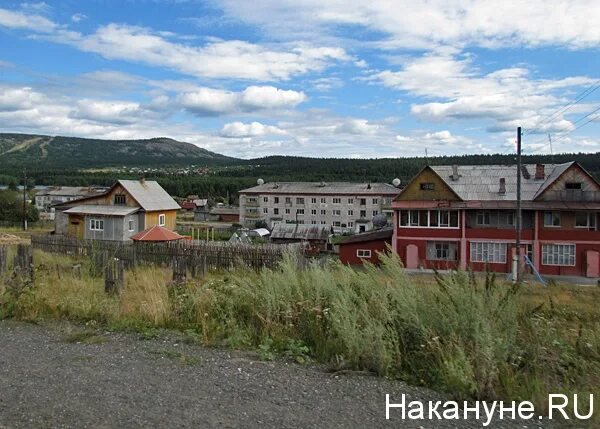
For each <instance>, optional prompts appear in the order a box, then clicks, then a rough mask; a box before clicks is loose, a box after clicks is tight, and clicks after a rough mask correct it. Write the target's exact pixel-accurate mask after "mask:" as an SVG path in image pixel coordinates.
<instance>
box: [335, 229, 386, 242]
mask: <svg viewBox="0 0 600 429" xmlns="http://www.w3.org/2000/svg"><path fill="white" fill-rule="evenodd" d="M392 235H394V228H382V229H376V230H374V231H368V232H363V233H360V234H354V235H349V236H347V237H344V238H342V241H341V242H340V245H344V244H351V243H364V242H368V241H380V240H383V241H391V240H390V239H391V238H392Z"/></svg>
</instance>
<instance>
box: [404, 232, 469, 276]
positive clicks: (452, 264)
mask: <svg viewBox="0 0 600 429" xmlns="http://www.w3.org/2000/svg"><path fill="white" fill-rule="evenodd" d="M409 244H414V245H415V246H417V249H418V253H419V266H422V267H423V268H430V269H433V268H435V269H437V270H455V269H457V268H458V259H457V260H456V261H429V260H427V241H425V240H410V239H409V240H403V239H402V238H400V239H398V255H399V256H400V259H401V260H402V261H403V262H404V261H406V246H407V245H409ZM456 244H457V246H458V247H459V248H458V249H457V252H456V253H457V258H459V257H460V243H459V242H458V241H457V242H456Z"/></svg>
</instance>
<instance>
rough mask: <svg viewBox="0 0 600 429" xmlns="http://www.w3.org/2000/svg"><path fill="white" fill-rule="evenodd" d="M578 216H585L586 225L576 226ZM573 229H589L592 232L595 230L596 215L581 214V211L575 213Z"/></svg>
mask: <svg viewBox="0 0 600 429" xmlns="http://www.w3.org/2000/svg"><path fill="white" fill-rule="evenodd" d="M578 214H580V215H581V214H584V215H586V221H587V224H586V225H577V215H578ZM574 217H575V222H574V223H575V228H577V229H588V230H589V229H591V230H593V231H595V230H596V213H595V212H583V211H576V212H575V215H574Z"/></svg>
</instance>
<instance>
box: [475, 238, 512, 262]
mask: <svg viewBox="0 0 600 429" xmlns="http://www.w3.org/2000/svg"><path fill="white" fill-rule="evenodd" d="M471 262H492V263H499V264H500V263H506V243H479V242H471Z"/></svg>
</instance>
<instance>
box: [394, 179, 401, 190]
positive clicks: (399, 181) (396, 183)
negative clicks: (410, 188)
mask: <svg viewBox="0 0 600 429" xmlns="http://www.w3.org/2000/svg"><path fill="white" fill-rule="evenodd" d="M400 183H402V181H401V180H400V179H398V178H397V177H396V178H395V179H394V180H392V185H394V186H395V187H396V188H397V187H398V186H400Z"/></svg>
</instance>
